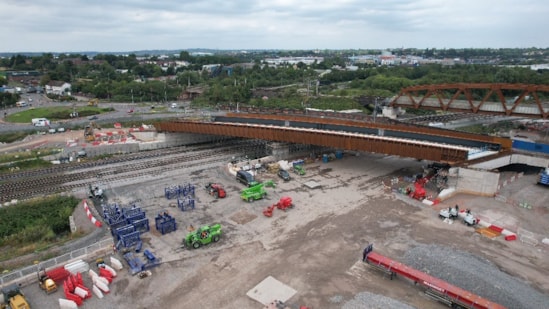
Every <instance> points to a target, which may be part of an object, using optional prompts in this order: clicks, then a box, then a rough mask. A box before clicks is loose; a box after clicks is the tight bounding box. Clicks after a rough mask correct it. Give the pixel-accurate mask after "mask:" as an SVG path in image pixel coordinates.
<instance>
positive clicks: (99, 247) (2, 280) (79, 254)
mask: <svg viewBox="0 0 549 309" xmlns="http://www.w3.org/2000/svg"><path fill="white" fill-rule="evenodd" d="M113 244H114V243H113V240H112V238H110V237H109V238H107V239H103V240H100V241H98V242H96V243H94V244H92V245H89V246H87V247H84V248H80V249H77V250H73V251H71V252H69V253H65V254H63V255H60V256H57V257H54V258H51V259H49V260H46V261H43V262H40V263H39V264H36V265H31V266H26V267H23V268H20V269H17V270H13V271H12V272H10V273H8V274H5V275H3V276H1V277H0V285H1V286H5V285H8V284H10V283H18V284H21V285H27V284H29V283H32V282H34V281H36V280H37V276H36V273H37V272H38V269H39V268H42V269H51V268H56V267H59V266H61V265H65V264H68V263H69V262H71V261H73V260H81V259H86V258H89V257H90V256H97V255H101V254H106V253H107V252H109V251H112V249H113Z"/></svg>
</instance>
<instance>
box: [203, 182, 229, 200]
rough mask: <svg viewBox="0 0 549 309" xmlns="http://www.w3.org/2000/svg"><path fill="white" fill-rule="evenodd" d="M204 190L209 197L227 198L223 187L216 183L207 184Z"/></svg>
mask: <svg viewBox="0 0 549 309" xmlns="http://www.w3.org/2000/svg"><path fill="white" fill-rule="evenodd" d="M206 190H207V191H208V193H209V194H210V195H213V196H215V198H224V197H226V196H227V192H225V189H223V186H221V185H220V184H217V183H209V184H208V185H207V186H206Z"/></svg>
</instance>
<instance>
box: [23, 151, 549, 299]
mask: <svg viewBox="0 0 549 309" xmlns="http://www.w3.org/2000/svg"><path fill="white" fill-rule="evenodd" d="M421 164H422V163H421V162H418V161H416V160H410V159H401V158H396V157H383V156H379V155H371V154H370V155H361V156H359V157H355V156H347V157H345V158H344V159H343V160H337V161H333V162H330V163H327V164H324V163H314V164H311V165H308V166H307V175H306V176H304V177H302V178H300V177H299V176H294V177H297V178H295V179H294V180H292V181H290V182H288V183H281V182H279V185H278V186H277V188H276V189H267V190H268V192H269V199H268V200H263V201H257V202H255V203H251V204H250V203H246V202H243V201H241V200H240V198H239V196H238V191H239V190H240V189H241V187H240V186H239V185H238V184H236V183H235V182H234V179H233V178H232V177H231V176H229V174H228V173H227V171H226V170H225V169H223V168H222V167H220V168H217V169H213V170H203V171H199V172H191V171H189V172H187V171H179V172H174V174H171V175H165V177H163V178H162V179H163V181H158V182H156V181H155V182H148V183H141V184H137V183H136V184H135V185H131V186H126V187H121V188H111V189H112V190H113V191H112V192H107V194H111V196H113V197H115V199H116V200H117V201H119V202H120V203H121V204H122V205H124V203H127V202H128V201H130V200H135V199H140V200H141V205H142V207H143V209H145V210H146V211H147V216H148V218H149V219H150V220H151V232H149V233H145V234H144V235H143V239H144V241H145V243H146V247H147V248H149V249H150V250H152V251H153V252H155V254H157V256H159V257H161V258H162V260H163V261H164V263H163V264H162V265H161V266H159V267H156V268H153V269H152V272H153V275H152V277H150V278H145V279H138V278H137V277H132V276H130V275H128V274H127V273H126V271H122V272H121V275H120V277H118V278H116V279H115V281H114V282H113V284H112V286H111V290H112V292H111V293H110V294H109V295H107V296H106V297H105V298H104V299H101V300H100V299H97V298H96V297H94V298H92V299H90V300H86V302H85V304H84V307H83V308H121V309H124V308H158V307H165V308H262V305H261V304H260V303H258V302H256V301H254V300H252V299H250V298H248V297H247V296H246V292H247V291H248V290H250V289H251V288H252V287H254V286H255V285H257V284H258V283H259V282H260V281H262V280H263V279H264V278H265V277H267V276H269V275H270V276H273V277H275V278H276V279H278V280H279V281H281V282H283V283H285V284H287V285H288V286H290V287H292V288H293V289H295V290H297V294H296V295H295V296H294V297H292V298H291V299H290V300H289V303H291V304H299V305H307V306H310V307H312V308H315V309H316V308H341V307H342V306H343V304H344V303H345V302H346V301H348V300H350V299H352V298H353V296H354V295H355V294H357V293H359V292H361V291H369V292H372V293H376V294H382V295H386V296H388V297H392V298H394V299H397V300H400V301H401V302H404V303H407V304H410V305H412V306H414V307H416V308H444V306H443V305H441V304H439V303H436V302H434V301H432V300H430V299H427V298H426V297H425V296H424V294H423V293H421V292H420V290H419V289H418V288H417V287H414V286H413V284H410V283H409V282H407V281H405V280H392V281H391V280H389V279H388V278H387V277H384V276H383V274H381V273H380V272H378V271H375V270H373V269H370V268H368V267H367V266H366V265H365V264H363V263H362V262H361V261H360V259H361V253H362V249H363V247H364V246H365V245H366V244H368V243H373V244H374V246H375V248H376V251H378V252H380V253H382V254H384V255H386V256H388V257H391V258H394V259H395V260H398V259H399V258H401V257H402V256H403V255H404V253H405V252H406V250H407V249H408V248H411V247H413V246H415V245H417V244H440V245H448V246H451V247H453V248H455V249H457V250H464V251H468V252H471V253H474V254H476V255H478V256H480V257H484V258H487V259H488V260H490V261H493V262H494V263H496V264H497V265H498V266H499V267H500V268H501V269H502V270H503V271H505V272H507V273H510V274H512V275H515V276H517V277H520V278H523V279H524V280H526V281H528V282H530V283H531V284H532V285H533V286H534V288H537V289H539V290H540V291H543V292H544V293H546V294H547V293H548V291H549V279H548V278H549V259H548V258H547V254H548V253H547V248H543V247H540V246H538V247H531V246H528V245H525V244H523V243H521V242H520V241H515V242H506V241H504V240H503V238H501V237H499V238H497V239H488V238H485V237H482V236H479V235H478V234H476V233H475V232H474V229H473V228H472V227H467V226H465V225H462V224H452V225H449V224H445V223H443V222H441V220H440V219H439V218H438V217H437V213H438V209H439V208H441V207H448V206H453V205H454V204H456V203H459V204H460V205H461V206H462V207H471V208H473V209H475V210H477V211H479V212H481V211H483V212H486V211H498V212H502V213H507V214H508V215H509V216H512V217H514V218H516V219H517V221H518V222H529V220H531V219H532V218H535V217H538V216H541V217H543V218H545V219H547V214H546V213H545V214H541V215H540V214H539V211H528V210H524V209H520V210H517V209H516V207H515V208H514V207H513V206H510V205H508V204H505V203H502V202H498V201H496V200H494V199H493V198H479V197H471V196H462V195H459V196H455V197H453V198H451V199H450V200H448V201H447V202H444V203H443V204H441V205H439V206H437V207H434V208H433V207H430V206H426V205H424V204H421V203H420V202H418V201H415V200H410V199H409V198H408V197H406V196H402V195H395V194H394V193H392V192H387V191H384V189H383V186H382V183H381V181H382V180H384V179H388V178H389V177H391V176H388V175H389V174H392V173H393V172H395V171H399V170H400V171H408V173H410V174H412V173H414V171H419V170H420V166H421ZM393 175H394V174H393ZM402 176H408V174H407V175H402ZM263 177H264V179H266V178H269V177H274V176H266V175H265V176H263ZM528 177H530V178H528ZM273 179H274V178H273ZM309 180H315V181H317V182H318V183H320V184H321V188H320V189H306V188H305V187H304V186H302V184H303V183H304V182H306V181H309ZM210 181H216V182H221V183H223V184H225V186H226V188H227V190H228V193H229V196H228V198H226V199H223V200H221V199H220V200H213V198H212V197H211V196H208V195H207V194H206V193H205V192H204V191H203V190H197V197H196V200H197V208H196V209H195V210H193V211H191V212H181V211H179V210H178V209H176V208H171V207H170V206H169V205H170V202H169V201H167V200H166V199H165V198H164V197H163V195H162V193H161V192H162V190H163V188H164V187H166V186H168V185H170V184H173V183H179V184H184V183H188V182H190V183H194V184H196V186H197V187H199V186H201V185H203V184H205V183H207V182H210ZM531 181H532V179H531V176H525V177H523V178H521V182H522V185H524V186H526V185H527V184H528V183H529V185H530V186H531ZM516 185H520V184H519V182H517V183H516ZM509 190H511V188H509ZM542 192H543V191H542ZM510 194H512V192H510ZM284 195H289V196H291V197H292V198H293V199H294V201H295V204H296V207H295V208H294V209H291V210H289V211H287V212H282V211H276V210H275V213H274V215H273V217H272V218H266V217H264V216H263V215H262V214H261V211H262V210H263V208H264V207H266V206H268V205H270V204H272V203H273V202H275V201H276V200H278V198H279V197H281V196H284ZM480 205H482V206H480ZM545 205H547V203H546V204H545ZM540 207H541V208H540V209H544V208H543V205H540ZM545 207H546V206H545ZM165 210H167V211H170V213H171V214H173V215H174V217H176V220H177V222H178V230H177V231H176V232H173V233H170V234H167V235H160V233H158V232H157V231H154V220H153V217H154V216H155V215H156V214H157V213H158V212H160V211H165ZM543 211H546V209H545V210H543ZM485 214H486V213H485ZM488 215H489V213H488ZM214 222H220V223H221V224H222V225H223V228H224V237H223V239H222V241H220V242H219V243H217V244H212V245H209V246H208V247H204V248H200V249H198V250H188V249H180V248H179V247H180V245H181V240H182V238H183V237H184V235H185V234H186V231H185V228H186V227H187V226H189V225H190V224H192V225H194V226H198V225H202V224H211V223H214ZM542 222H543V221H542ZM545 222H546V221H545ZM536 231H537V233H544V234H545V235H549V231H548V228H547V226H546V225H545V226H541V227H537V228H536ZM465 267H466V266H465ZM432 275H435V276H436V274H432ZM26 290H28V291H29V292H28V293H29V295H32V296H30V299H31V305H32V304H37V303H50V302H54V301H55V302H56V301H57V298H58V297H62V296H61V294H60V293H61V292H57V293H59V295H56V296H52V295H50V296H45V295H43V292H40V291H38V289H37V288H36V287H28V288H27V289H26ZM494 301H497V300H494ZM52 304H53V303H52Z"/></svg>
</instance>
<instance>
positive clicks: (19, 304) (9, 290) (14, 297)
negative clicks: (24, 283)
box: [0, 284, 30, 309]
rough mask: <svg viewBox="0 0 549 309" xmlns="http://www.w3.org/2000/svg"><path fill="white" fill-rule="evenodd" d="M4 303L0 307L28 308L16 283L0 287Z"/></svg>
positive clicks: (11, 308) (4, 308)
mask: <svg viewBox="0 0 549 309" xmlns="http://www.w3.org/2000/svg"><path fill="white" fill-rule="evenodd" d="M2 295H3V296H4V304H1V305H0V308H1V309H8V308H9V309H30V305H29V303H28V302H27V299H26V298H25V295H23V292H21V289H20V288H19V286H18V285H17V284H11V285H9V286H7V287H5V288H3V289H2Z"/></svg>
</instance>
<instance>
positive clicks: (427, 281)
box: [362, 244, 505, 309]
mask: <svg viewBox="0 0 549 309" xmlns="http://www.w3.org/2000/svg"><path fill="white" fill-rule="evenodd" d="M373 251H374V246H373V244H369V245H368V246H366V248H364V250H363V251H362V261H363V262H364V263H367V264H369V265H370V266H371V267H372V268H374V269H378V270H380V271H382V272H383V273H384V274H387V275H388V276H389V278H390V279H391V280H392V279H393V278H395V277H396V276H397V274H398V275H399V276H400V277H404V278H407V279H409V280H410V282H413V283H414V285H418V286H420V287H422V289H423V290H424V293H425V294H426V295H427V296H428V297H430V298H432V299H434V300H435V301H438V302H441V303H443V304H444V305H446V306H447V307H451V308H479V309H504V308H505V307H503V306H502V305H500V304H497V303H494V302H492V301H489V300H488V299H485V298H482V297H481V296H478V295H476V294H473V293H471V292H470V291H466V290H464V289H462V288H459V287H457V286H454V285H452V284H450V283H448V282H446V281H444V280H442V279H439V278H436V277H433V276H432V275H430V274H427V273H424V272H423V271H420V270H417V269H414V268H412V267H410V266H408V265H405V264H402V263H400V262H398V261H395V260H393V259H390V258H388V257H386V256H384V255H381V254H379V253H377V252H373Z"/></svg>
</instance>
